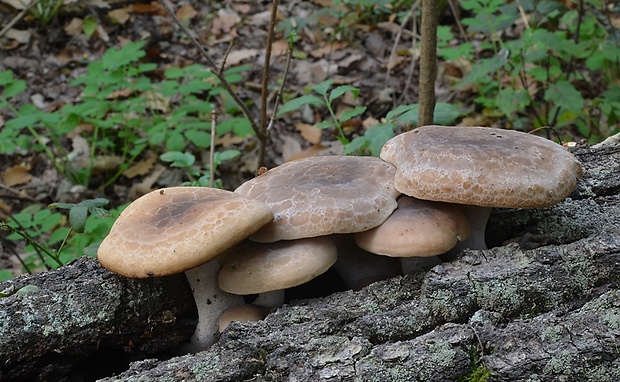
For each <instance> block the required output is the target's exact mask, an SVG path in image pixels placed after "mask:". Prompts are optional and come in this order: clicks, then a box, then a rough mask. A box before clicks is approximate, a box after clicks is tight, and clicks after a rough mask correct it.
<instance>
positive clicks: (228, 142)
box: [215, 133, 243, 147]
mask: <svg viewBox="0 0 620 382" xmlns="http://www.w3.org/2000/svg"><path fill="white" fill-rule="evenodd" d="M241 142H243V138H242V137H240V136H238V135H233V134H230V133H226V134H224V135H222V136H221V137H217V138H215V144H216V145H221V146H222V147H230V146H232V145H238V144H239V143H241Z"/></svg>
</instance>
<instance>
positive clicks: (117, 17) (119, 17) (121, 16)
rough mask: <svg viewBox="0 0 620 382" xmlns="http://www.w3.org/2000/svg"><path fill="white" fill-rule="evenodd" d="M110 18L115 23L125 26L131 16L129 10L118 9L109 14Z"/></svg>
mask: <svg viewBox="0 0 620 382" xmlns="http://www.w3.org/2000/svg"><path fill="white" fill-rule="evenodd" d="M108 17H109V18H110V20H112V21H114V22H115V23H117V24H121V25H123V24H125V23H126V22H127V21H128V20H129V19H130V17H131V16H130V15H129V10H128V9H127V8H118V9H113V10H111V11H110V12H108Z"/></svg>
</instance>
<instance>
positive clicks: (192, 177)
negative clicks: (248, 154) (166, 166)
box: [159, 150, 241, 188]
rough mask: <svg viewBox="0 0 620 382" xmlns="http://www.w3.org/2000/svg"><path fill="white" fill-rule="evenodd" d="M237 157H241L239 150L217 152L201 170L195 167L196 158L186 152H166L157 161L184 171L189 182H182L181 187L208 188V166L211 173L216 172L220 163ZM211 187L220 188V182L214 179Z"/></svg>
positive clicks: (209, 182)
mask: <svg viewBox="0 0 620 382" xmlns="http://www.w3.org/2000/svg"><path fill="white" fill-rule="evenodd" d="M239 155H241V152H240V151H239V150H224V151H217V152H215V153H214V155H213V162H212V163H211V164H210V165H209V164H207V165H206V166H204V168H202V169H201V168H200V167H199V166H196V157H195V156H194V155H193V154H191V153H188V152H183V153H182V152H179V151H168V152H165V153H163V154H161V155H160V156H159V159H161V160H162V161H164V162H168V163H170V166H171V167H177V168H182V169H183V170H185V174H186V175H187V177H188V178H189V181H188V182H184V183H183V184H182V185H184V186H201V187H209V186H210V184H211V175H210V167H209V166H213V172H216V171H217V167H218V166H219V165H220V164H222V162H225V161H229V160H232V159H235V158H237V157H238V156H239ZM213 185H214V187H216V188H222V187H223V185H222V180H221V179H214V183H213Z"/></svg>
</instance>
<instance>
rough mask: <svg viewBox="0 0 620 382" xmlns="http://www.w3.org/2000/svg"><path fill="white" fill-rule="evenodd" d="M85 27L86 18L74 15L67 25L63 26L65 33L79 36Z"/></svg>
mask: <svg viewBox="0 0 620 382" xmlns="http://www.w3.org/2000/svg"><path fill="white" fill-rule="evenodd" d="M83 28H84V20H82V19H80V18H77V17H74V18H72V19H71V21H69V23H68V24H67V25H65V27H64V28H63V29H64V30H65V33H66V34H68V35H69V36H79V35H80V34H82V31H83Z"/></svg>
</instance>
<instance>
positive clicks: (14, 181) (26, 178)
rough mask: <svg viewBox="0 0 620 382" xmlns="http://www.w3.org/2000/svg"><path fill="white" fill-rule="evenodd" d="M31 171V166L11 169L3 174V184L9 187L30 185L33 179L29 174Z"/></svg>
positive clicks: (16, 166)
mask: <svg viewBox="0 0 620 382" xmlns="http://www.w3.org/2000/svg"><path fill="white" fill-rule="evenodd" d="M29 170H30V166H24V165H19V164H18V165H15V166H13V167H9V168H7V169H6V170H4V172H3V173H2V183H4V185H5V186H7V187H13V186H17V185H19V184H25V183H28V182H30V180H31V179H32V174H30V173H29V172H28V171H29Z"/></svg>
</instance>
